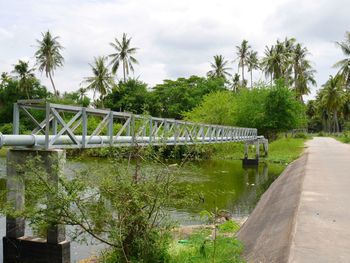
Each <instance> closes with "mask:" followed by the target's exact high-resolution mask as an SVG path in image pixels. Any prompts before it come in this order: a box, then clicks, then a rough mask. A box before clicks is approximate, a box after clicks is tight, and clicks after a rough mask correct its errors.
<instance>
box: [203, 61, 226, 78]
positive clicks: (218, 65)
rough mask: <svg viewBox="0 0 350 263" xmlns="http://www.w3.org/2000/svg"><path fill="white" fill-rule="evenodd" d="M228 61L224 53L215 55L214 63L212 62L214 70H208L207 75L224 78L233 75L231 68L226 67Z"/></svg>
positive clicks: (211, 65)
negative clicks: (230, 71)
mask: <svg viewBox="0 0 350 263" xmlns="http://www.w3.org/2000/svg"><path fill="white" fill-rule="evenodd" d="M227 64H228V61H227V60H225V58H224V57H223V56H222V55H215V56H214V63H210V67H211V68H212V70H210V71H208V73H207V76H208V77H211V78H223V79H226V77H228V76H231V74H230V73H229V72H228V70H229V69H230V68H228V67H226V66H227Z"/></svg>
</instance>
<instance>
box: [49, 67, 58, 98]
mask: <svg viewBox="0 0 350 263" xmlns="http://www.w3.org/2000/svg"><path fill="white" fill-rule="evenodd" d="M49 77H50V81H51V84H52V87H53V92H54V93H55V96H57V97H58V93H57V90H56V86H55V83H53V79H52V75H51V71H49Z"/></svg>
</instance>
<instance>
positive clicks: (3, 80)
mask: <svg viewBox="0 0 350 263" xmlns="http://www.w3.org/2000/svg"><path fill="white" fill-rule="evenodd" d="M10 79H11V77H10V75H9V74H8V73H7V72H2V73H1V82H0V86H4V85H6V83H8V82H9V81H10Z"/></svg>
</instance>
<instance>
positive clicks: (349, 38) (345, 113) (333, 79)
mask: <svg viewBox="0 0 350 263" xmlns="http://www.w3.org/2000/svg"><path fill="white" fill-rule="evenodd" d="M336 45H337V47H339V48H340V50H341V51H342V53H343V55H344V58H343V59H342V60H340V61H338V62H336V63H335V64H334V65H333V67H334V68H337V69H339V70H338V72H337V74H336V75H335V76H329V79H328V81H327V82H326V83H325V84H324V85H322V88H321V89H319V90H318V92H317V96H316V98H315V99H314V100H309V101H308V103H307V110H306V114H307V116H308V127H309V130H311V131H321V130H323V131H325V132H335V133H337V132H340V131H345V130H346V131H349V130H350V32H346V34H345V39H344V40H343V41H341V42H336Z"/></svg>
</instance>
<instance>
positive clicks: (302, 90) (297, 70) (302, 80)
mask: <svg viewBox="0 0 350 263" xmlns="http://www.w3.org/2000/svg"><path fill="white" fill-rule="evenodd" d="M308 54H309V52H308V50H307V48H306V47H303V46H302V45H301V44H299V43H297V44H296V45H295V48H294V50H293V53H292V61H293V71H294V78H293V82H294V91H295V94H296V97H297V98H298V99H299V100H300V101H301V102H303V95H306V94H309V93H310V89H309V87H308V85H309V84H311V85H316V80H315V78H314V73H315V72H316V71H315V70H314V69H312V66H311V63H310V61H309V60H307V59H306V56H307V55H308Z"/></svg>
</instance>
